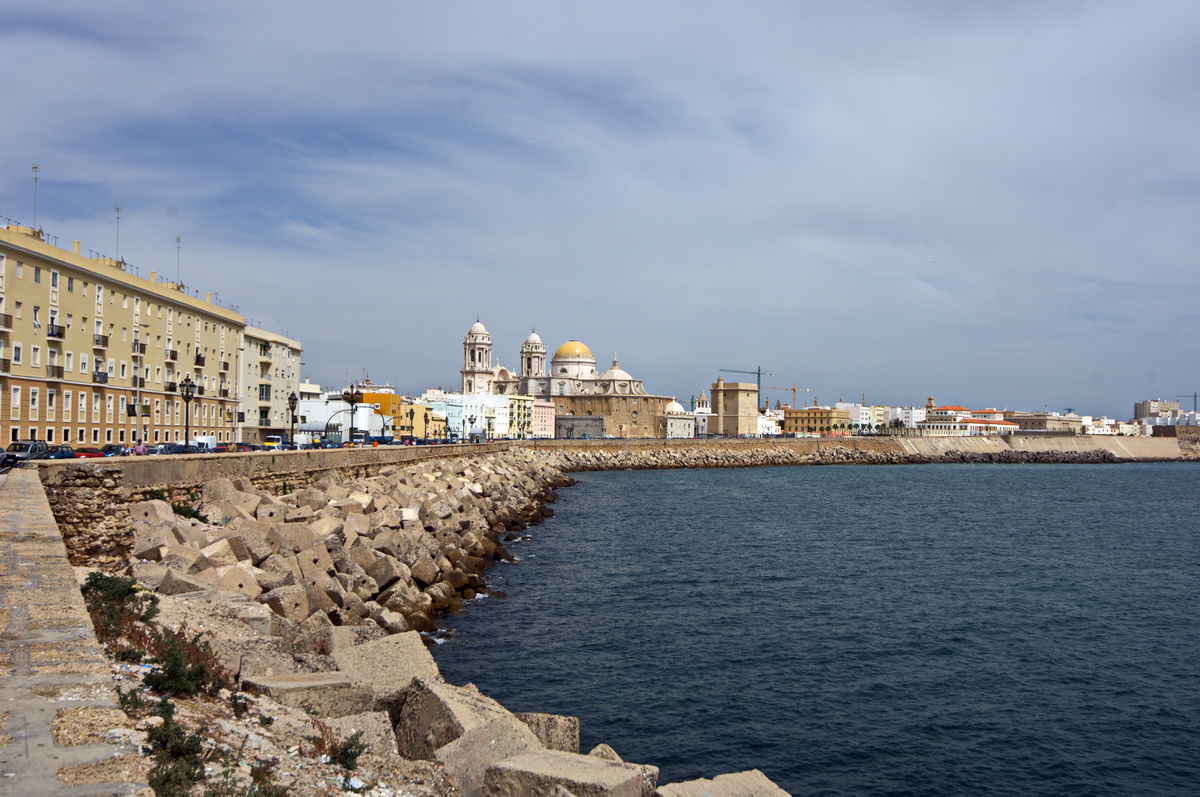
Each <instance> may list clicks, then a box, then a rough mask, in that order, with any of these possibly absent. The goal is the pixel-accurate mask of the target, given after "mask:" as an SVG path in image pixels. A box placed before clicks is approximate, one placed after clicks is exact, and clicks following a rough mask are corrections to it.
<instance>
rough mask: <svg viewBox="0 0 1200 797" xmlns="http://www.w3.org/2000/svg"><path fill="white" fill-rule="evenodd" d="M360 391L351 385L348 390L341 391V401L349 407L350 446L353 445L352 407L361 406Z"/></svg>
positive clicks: (357, 387) (356, 386)
mask: <svg viewBox="0 0 1200 797" xmlns="http://www.w3.org/2000/svg"><path fill="white" fill-rule="evenodd" d="M362 396H363V394H362V390H361V389H360V388H359V386H358V385H351V386H350V389H349V390H344V391H342V401H344V402H346V403H347V404H349V405H350V444H351V445H354V407H355V406H356V405H358V404H362Z"/></svg>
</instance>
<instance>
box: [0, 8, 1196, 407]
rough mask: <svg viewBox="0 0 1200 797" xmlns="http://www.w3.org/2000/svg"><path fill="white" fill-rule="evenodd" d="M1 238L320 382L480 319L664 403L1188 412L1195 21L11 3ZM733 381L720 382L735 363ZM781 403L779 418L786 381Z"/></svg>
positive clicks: (427, 356) (1192, 361) (410, 362)
mask: <svg viewBox="0 0 1200 797" xmlns="http://www.w3.org/2000/svg"><path fill="white" fill-rule="evenodd" d="M0 13H2V14H3V17H2V18H3V19H5V25H4V26H3V27H2V28H0V46H2V47H3V51H4V52H5V53H6V70H5V71H6V77H5V81H4V86H3V89H2V91H3V93H4V97H5V100H6V101H5V103H4V107H5V109H6V117H7V118H6V121H5V123H4V127H3V131H4V132H3V134H0V216H5V217H9V218H12V219H15V220H17V221H19V222H23V223H29V222H30V221H31V220H32V214H33V181H32V172H31V170H30V166H31V165H32V164H34V163H37V164H39V165H40V167H41V172H40V179H39V184H38V185H39V188H38V211H37V212H38V218H37V221H38V224H39V225H41V226H42V227H44V228H45V229H46V230H47V232H49V233H51V234H53V235H55V236H58V240H59V244H60V245H62V246H64V247H69V246H70V241H71V240H73V239H79V240H80V241H81V242H82V245H83V248H84V250H85V251H88V250H91V251H96V252H101V253H104V254H109V255H112V254H115V253H116V246H117V240H116V224H115V214H114V212H113V208H114V206H115V205H120V206H121V208H122V214H121V227H120V252H119V254H120V255H121V256H122V257H124V258H125V259H126V260H128V261H129V262H130V263H131V264H133V265H134V266H135V267H137V268H138V269H139V270H140V272H141V273H142V274H143V275H145V274H147V273H148V272H149V270H150V269H155V270H157V271H159V272H160V273H166V274H173V273H174V269H175V266H176V248H175V238H176V236H179V237H180V238H181V239H182V247H181V252H180V257H179V267H180V273H181V276H182V278H183V281H184V282H185V284H187V285H188V286H190V287H192V288H195V289H196V290H199V291H201V292H204V291H213V292H214V293H217V294H219V296H220V297H221V299H222V301H225V302H231V303H233V304H235V305H237V306H238V308H239V309H240V310H241V311H242V312H243V313H245V314H246V315H247V316H248V317H249V318H250V319H252V320H253V322H254V323H256V324H258V325H259V326H263V327H265V328H268V329H272V330H275V331H279V332H285V333H287V334H290V335H293V336H296V337H299V338H300V339H301V340H302V341H303V343H304V347H305V357H304V359H305V362H306V363H307V365H306V368H305V373H306V375H307V376H308V377H309V378H311V379H313V380H315V381H319V382H321V383H323V384H327V385H329V386H331V387H333V386H341V385H342V384H344V383H345V382H346V381H347V380H349V379H355V378H358V377H361V376H362V374H363V373H364V372H369V373H370V375H371V377H372V378H373V379H374V380H376V381H390V382H392V383H394V384H396V385H397V386H398V387H399V388H400V389H401V390H404V391H420V390H423V389H424V388H427V387H434V386H442V387H446V388H451V387H454V386H455V385H456V384H457V382H458V373H457V369H458V368H459V367H460V363H461V343H462V337H463V335H464V334H465V333H466V330H467V329H468V327H469V326H470V325H471V323H472V322H474V321H475V320H476V319H477V318H478V319H480V320H482V321H483V322H484V324H485V325H486V326H487V327H488V329H489V330H490V331H491V332H492V334H493V339H494V341H495V352H496V354H497V356H498V358H499V359H500V361H501V362H502V363H504V364H506V365H510V366H515V365H516V360H517V356H516V355H517V349H518V347H519V346H520V343H521V341H522V340H523V339H524V338H525V336H526V335H527V334H528V333H529V330H530V329H536V330H537V331H538V333H539V334H540V335H541V336H542V337H543V339H545V341H546V343H547V345H548V346H550V347H551V349H553V348H554V347H556V346H557V345H558V344H559V343H561V342H563V341H565V340H567V339H570V338H576V339H579V340H582V341H584V342H585V343H587V344H588V345H589V346H590V347H591V348H592V349H593V351H594V352H595V353H596V355H597V357H598V359H599V360H600V362H601V365H602V366H603V365H606V364H607V361H608V360H609V359H611V357H612V354H613V353H614V352H615V353H616V354H617V355H618V357H619V358H620V361H621V365H622V367H624V368H625V369H626V370H628V371H630V372H631V373H633V374H634V375H635V376H636V377H638V378H641V379H644V380H645V381H646V385H647V388H648V389H649V390H651V391H652V392H657V393H663V394H667V395H675V396H678V397H680V398H681V399H682V400H684V401H686V400H687V399H689V398H690V397H691V396H693V395H695V394H696V393H698V392H699V391H701V390H705V389H707V387H708V385H709V384H710V383H711V382H712V381H714V380H715V379H716V377H717V376H718V375H719V373H720V372H719V370H718V369H721V368H733V369H745V370H753V369H754V368H756V367H758V366H762V367H763V368H764V369H765V370H766V371H769V372H772V373H773V374H774V375H773V376H771V377H768V378H767V379H766V380H765V382H766V384H770V385H791V384H793V383H795V384H798V385H800V386H801V387H808V388H810V389H811V391H812V392H811V393H809V394H808V396H810V397H812V396H815V397H817V398H818V399H819V400H821V401H822V402H829V401H833V400H836V399H838V398H839V397H841V396H845V397H847V398H850V397H857V396H860V395H862V394H865V395H866V397H867V399H868V401H871V402H878V403H892V404H921V403H923V402H924V400H925V397H926V396H929V395H932V396H934V397H935V398H937V400H938V401H939V402H943V403H956V404H963V405H966V406H971V407H983V406H998V407H1009V408H1022V409H1043V408H1049V409H1062V408H1064V407H1068V406H1069V407H1075V408H1078V409H1080V410H1081V411H1085V412H1091V413H1096V414H1108V415H1115V416H1119V417H1126V416H1128V414H1129V413H1130V411H1131V404H1132V402H1133V401H1136V400H1139V399H1143V398H1151V397H1158V396H1162V397H1172V396H1174V394H1177V393H1185V392H1188V393H1190V392H1193V391H1195V390H1197V389H1200V373H1197V371H1198V370H1200V369H1198V368H1197V365H1198V364H1200V357H1198V355H1197V354H1196V347H1195V345H1194V343H1193V339H1194V338H1195V335H1196V332H1197V320H1196V312H1195V310H1194V304H1195V302H1194V298H1193V297H1194V294H1195V290H1194V285H1195V282H1196V278H1197V274H1200V268H1198V265H1200V264H1198V263H1197V259H1198V257H1200V213H1198V211H1200V147H1197V145H1196V131H1197V130H1200V81H1197V80H1196V79H1195V76H1196V75H1197V74H1200V5H1197V4H1196V3H1193V2H1169V1H1168V0H1151V1H1150V2H1146V3H1138V4H1131V3H1127V2H1105V1H1104V0H1097V1H1096V2H1073V1H1072V0H1062V1H1061V2H1055V3H1044V2H1020V1H1016V2H1011V1H1010V2H986V0H980V1H979V2H953V1H951V0H938V1H937V2H933V1H930V2H908V3H893V2H884V0H878V1H877V2H847V3H816V2H749V3H741V4H736V5H735V4H729V3H717V2H708V1H707V0H690V1H689V2H659V3H655V4H646V3H632V2H613V3H605V4H573V3H552V2H510V3H504V4H495V3H482V2H445V3H437V4H433V3H413V2H390V3H379V2H350V3H346V4H342V5H341V6H338V7H336V9H335V8H334V7H331V6H329V5H327V4H316V3H308V2H287V3H283V2H273V1H272V0H266V1H264V2H256V3H234V2H215V3H207V4H188V5H181V4H164V3H152V2H142V1H141V0H116V1H115V2H108V3H104V4H101V5H97V4H95V3H91V2H55V0H49V2H45V3H39V4H37V6H36V7H33V6H29V5H28V4H21V5H17V4H15V3H9V2H0ZM725 376H727V377H728V376H732V377H735V378H736V376H737V375H731V374H725ZM768 395H769V396H770V398H771V399H772V400H775V399H782V398H785V397H788V396H789V395H790V394H785V393H783V392H780V391H773V392H771V393H769V394H768Z"/></svg>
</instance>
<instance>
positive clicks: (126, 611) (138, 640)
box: [80, 572, 158, 662]
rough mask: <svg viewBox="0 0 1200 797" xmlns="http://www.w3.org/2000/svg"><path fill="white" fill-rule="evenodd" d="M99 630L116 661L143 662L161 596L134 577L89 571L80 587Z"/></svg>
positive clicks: (100, 637) (97, 631) (98, 632)
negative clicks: (151, 625) (141, 584)
mask: <svg viewBox="0 0 1200 797" xmlns="http://www.w3.org/2000/svg"><path fill="white" fill-rule="evenodd" d="M80 589H81V591H82V592H83V602H84V605H85V606H87V610H88V614H89V615H91V618H92V626H93V627H94V628H95V629H96V639H97V640H99V641H100V643H101V644H103V645H104V646H105V647H106V648H108V650H109V651H110V652H111V653H112V656H113V658H115V659H116V660H117V661H131V662H138V661H141V659H142V656H143V652H144V650H145V641H146V638H147V633H148V625H149V623H150V622H151V621H152V620H153V619H154V618H155V617H156V616H157V615H158V597H157V596H156V595H155V594H154V593H153V592H149V591H147V590H144V589H142V588H141V587H139V586H138V585H137V582H136V581H134V580H133V579H132V578H126V577H124V576H110V575H109V574H107V573H100V572H92V573H88V577H87V580H86V581H85V582H83V586H82V587H81V588H80Z"/></svg>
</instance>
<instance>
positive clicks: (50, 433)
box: [46, 426, 54, 443]
mask: <svg viewBox="0 0 1200 797" xmlns="http://www.w3.org/2000/svg"><path fill="white" fill-rule="evenodd" d="M46 442H47V443H53V442H54V427H53V426H47V427H46Z"/></svg>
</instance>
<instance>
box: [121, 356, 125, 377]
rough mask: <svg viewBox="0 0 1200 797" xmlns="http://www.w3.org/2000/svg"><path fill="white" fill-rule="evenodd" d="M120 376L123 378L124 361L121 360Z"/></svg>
mask: <svg viewBox="0 0 1200 797" xmlns="http://www.w3.org/2000/svg"><path fill="white" fill-rule="evenodd" d="M121 378H122V379H124V378H125V361H124V360H121Z"/></svg>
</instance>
